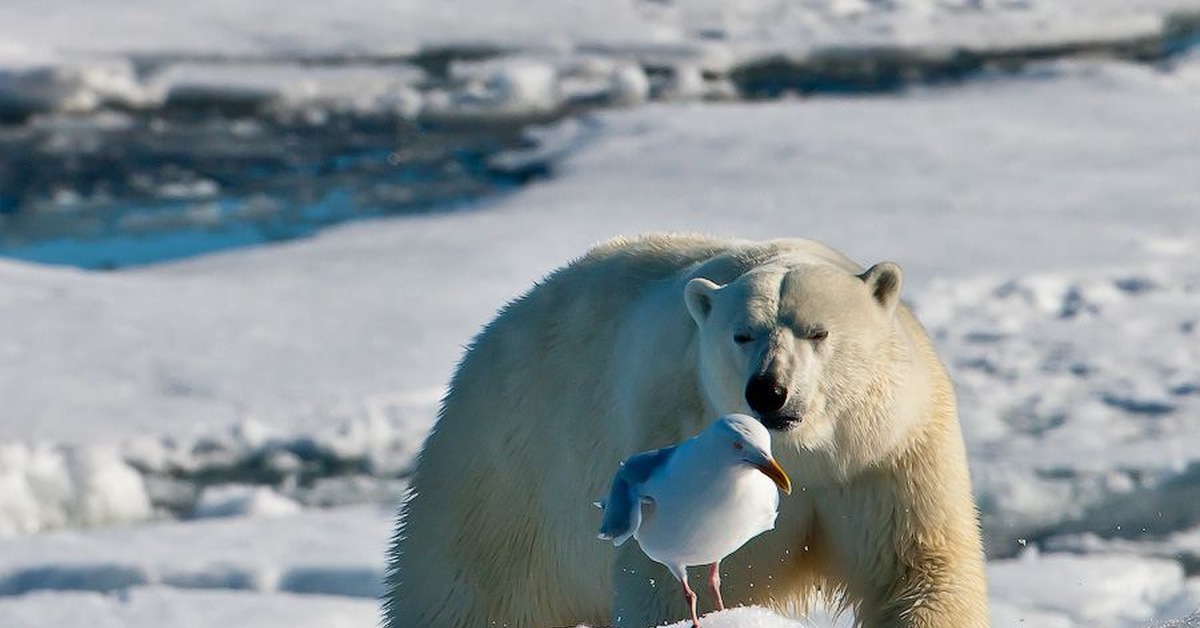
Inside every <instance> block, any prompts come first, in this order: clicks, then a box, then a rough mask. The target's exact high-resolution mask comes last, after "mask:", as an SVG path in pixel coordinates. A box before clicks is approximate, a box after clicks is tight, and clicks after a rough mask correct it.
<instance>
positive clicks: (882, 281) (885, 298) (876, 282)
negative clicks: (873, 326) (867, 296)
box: [858, 262, 904, 314]
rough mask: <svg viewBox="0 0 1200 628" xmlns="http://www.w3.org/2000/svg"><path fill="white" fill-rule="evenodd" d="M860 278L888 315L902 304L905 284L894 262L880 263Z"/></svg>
mask: <svg viewBox="0 0 1200 628" xmlns="http://www.w3.org/2000/svg"><path fill="white" fill-rule="evenodd" d="M858 277H859V279H862V280H863V283H865V284H867V290H869V291H870V292H871V296H872V297H875V301H876V302H878V303H879V305H881V306H882V307H883V309H885V310H887V313H888V314H891V313H892V312H895V311H896V304H897V303H899V302H900V286H901V285H902V284H903V283H904V275H903V273H901V272H900V267H899V266H897V265H896V264H895V263H894V262H879V263H878V264H876V265H874V266H872V267H870V268H868V269H867V272H865V273H863V274H861V275H859V276H858Z"/></svg>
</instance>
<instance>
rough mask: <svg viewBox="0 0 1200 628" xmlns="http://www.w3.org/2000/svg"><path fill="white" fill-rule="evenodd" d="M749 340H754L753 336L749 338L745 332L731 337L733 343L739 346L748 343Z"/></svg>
mask: <svg viewBox="0 0 1200 628" xmlns="http://www.w3.org/2000/svg"><path fill="white" fill-rule="evenodd" d="M751 340H754V336H751V335H750V334H747V333H746V332H741V333H737V334H734V335H733V341H734V342H736V343H738V344H739V345H744V344H746V343H747V342H750V341H751Z"/></svg>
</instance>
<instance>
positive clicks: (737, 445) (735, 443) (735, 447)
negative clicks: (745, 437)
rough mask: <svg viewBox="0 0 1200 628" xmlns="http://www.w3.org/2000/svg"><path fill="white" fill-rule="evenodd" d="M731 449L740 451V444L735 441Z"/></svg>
mask: <svg viewBox="0 0 1200 628" xmlns="http://www.w3.org/2000/svg"><path fill="white" fill-rule="evenodd" d="M733 448H734V449H738V450H740V449H742V444H741V443H739V442H737V441H734V443H733Z"/></svg>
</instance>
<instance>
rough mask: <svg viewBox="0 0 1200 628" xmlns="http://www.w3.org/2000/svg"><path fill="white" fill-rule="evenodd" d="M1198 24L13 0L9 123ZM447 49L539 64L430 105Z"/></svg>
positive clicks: (911, 8)
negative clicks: (432, 65) (431, 74)
mask: <svg viewBox="0 0 1200 628" xmlns="http://www.w3.org/2000/svg"><path fill="white" fill-rule="evenodd" d="M1198 11H1200V0H890V1H888V2H878V1H872V0H802V1H795V0H736V1H732V2H730V1H727V0H677V1H675V2H663V1H661V0H630V1H620V2H617V1H612V0H609V1H599V2H596V1H586V0H537V1H535V2H530V1H529V0H449V1H443V2H422V1H421V0H349V1H347V2H338V3H329V2H321V1H319V0H299V1H290V0H264V1H261V2H241V1H239V0H213V1H211V2H203V3H186V4H182V5H181V4H179V3H175V2H169V1H168V0H100V1H94V2H80V1H79V0H48V1H45V2H42V1H37V0H7V1H6V2H5V5H4V12H3V19H0V113H3V112H4V111H5V110H6V109H8V110H14V111H19V112H33V113H38V112H48V111H49V112H87V111H92V110H95V109H97V108H100V107H103V106H107V105H114V106H117V107H129V106H132V107H135V108H139V107H154V106H158V105H161V104H162V103H163V102H164V101H166V100H168V99H169V98H171V97H172V96H181V95H186V96H188V97H191V98H195V97H197V96H203V97H207V98H210V99H216V100H221V99H237V100H239V101H240V102H245V99H247V98H253V99H261V100H263V101H267V102H270V103H271V104H272V106H274V107H276V108H283V109H288V110H291V109H296V108H300V109H308V110H311V109H313V108H316V109H325V108H332V109H339V110H346V109H349V110H353V111H370V112H386V113H393V114H399V115H401V116H404V117H415V116H417V115H420V114H424V115H428V116H432V117H435V118H439V117H444V116H447V115H450V116H460V115H461V116H468V117H470V116H478V115H481V114H482V115H486V116H489V117H496V116H507V115H513V114H519V115H523V116H536V115H539V114H542V113H545V112H546V111H548V110H554V109H555V108H557V106H558V105H560V104H562V102H563V101H564V99H566V100H570V97H571V96H573V95H578V94H573V93H572V92H573V90H574V89H575V88H576V87H578V85H577V83H578V82H579V81H580V79H581V75H582V78H583V80H584V82H588V83H590V85H589V86H588V90H587V91H590V92H595V91H596V90H597V88H599V90H600V92H602V94H603V96H604V99H605V100H607V101H609V102H618V103H619V102H629V101H630V100H631V99H630V94H629V88H630V86H631V85H632V86H633V87H634V89H633V92H634V94H635V95H634V96H633V98H632V100H633V101H637V100H639V99H640V98H643V97H644V94H643V95H637V94H638V92H639V90H638V86H639V85H641V84H642V83H645V82H646V78H645V76H644V75H642V76H639V74H641V68H642V66H651V65H653V66H657V67H669V68H671V69H672V76H673V77H674V78H673V80H672V82H671V84H669V85H667V86H666V88H665V89H664V90H663V93H662V94H661V97H663V98H667V99H694V98H705V97H721V96H723V95H726V94H728V93H729V92H730V88H729V86H728V85H726V84H723V83H721V82H719V81H718V83H717V84H715V85H708V84H706V82H705V79H704V78H703V76H702V73H701V69H704V70H708V71H710V72H716V73H718V74H721V73H725V72H727V71H728V70H729V69H730V68H732V67H733V66H736V65H738V64H740V63H744V62H747V61H751V60H757V59H764V58H767V57H771V56H774V55H784V56H786V57H788V58H791V59H805V58H811V57H812V56H813V55H815V54H820V53H822V52H830V51H833V52H844V51H847V50H857V51H864V50H878V51H881V52H880V54H884V55H886V54H887V51H889V50H903V51H908V52H916V53H922V54H930V55H933V57H937V56H938V55H945V54H947V53H948V51H950V50H957V49H1002V50H1007V49H1013V48H1021V47H1031V46H1055V45H1059V44H1062V43H1063V42H1067V43H1073V44H1080V43H1096V42H1112V41H1130V40H1133V39H1136V38H1138V37H1145V36H1153V35H1156V34H1161V33H1162V32H1163V31H1164V25H1165V24H1166V22H1167V20H1169V19H1170V18H1171V16H1172V15H1176V14H1181V13H1187V14H1195V13H1196V12H1198ZM447 51H449V53H450V55H451V56H462V55H464V54H466V55H467V56H470V55H469V54H467V53H469V52H470V51H490V52H499V53H502V54H504V55H512V54H515V55H517V56H518V57H521V56H525V57H527V58H523V59H521V58H518V59H517V60H515V61H513V62H511V63H510V62H508V60H505V61H503V62H501V63H500V64H499V65H501V66H502V67H500V68H496V67H494V66H495V65H496V64H493V68H492V70H491V71H490V72H489V74H490V77H489V81H476V82H473V83H468V84H466V85H455V86H453V87H452V88H451V89H449V90H448V91H449V93H446V91H447V90H433V93H430V94H424V95H423V94H422V93H420V92H421V89H422V86H421V83H422V81H423V79H425V78H427V77H425V75H424V73H423V72H421V71H419V70H418V69H417V68H416V67H415V66H414V65H411V62H413V61H414V55H420V54H433V55H435V56H436V55H437V54H441V53H445V52H447ZM528 57H532V58H535V59H534V60H533V61H531V60H530V58H528ZM314 60H316V61H319V63H318V64H316V66H314V65H312V64H310V63H307V62H309V61H314ZM378 60H385V61H387V63H384V64H377V63H375V61H378ZM596 61H599V62H601V63H605V64H609V65H610V66H611V71H604V72H603V73H602V76H601V77H599V79H600V80H599V81H596V80H595V79H596V78H597V77H595V76H590V77H589V76H587V75H588V74H591V73H589V72H588V71H582V70H581V69H580V67H579V66H580V65H588V64H591V63H593V62H596ZM457 65H464V63H463V62H462V61H460V62H458V63H457ZM465 65H473V64H472V63H469V62H468V63H465ZM593 69H594V68H593ZM631 81H632V82H631ZM598 86H599V87H598ZM426 87H427V86H426ZM514 87H515V89H514ZM641 91H644V88H643V89H642V90H641ZM480 92H483V93H484V94H485V96H484V98H483V101H484V102H482V103H480V102H474V96H475V95H477V94H478V93H480ZM427 97H428V98H427Z"/></svg>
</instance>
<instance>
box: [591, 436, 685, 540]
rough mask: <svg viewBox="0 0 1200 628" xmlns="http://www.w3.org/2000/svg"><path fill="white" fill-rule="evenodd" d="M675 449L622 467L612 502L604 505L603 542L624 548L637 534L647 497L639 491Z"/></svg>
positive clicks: (633, 458)
mask: <svg viewBox="0 0 1200 628" xmlns="http://www.w3.org/2000/svg"><path fill="white" fill-rule="evenodd" d="M674 452H675V447H674V446H671V447H663V448H662V449H655V450H653V451H645V452H642V453H640V454H635V455H633V456H630V457H629V458H628V459H626V460H625V462H622V463H621V468H620V469H617V473H616V475H615V476H613V481H612V488H611V489H610V490H609V492H608V498H607V499H605V500H603V502H602V503H601V504H599V505H600V507H601V508H603V509H604V521H602V522H601V523H600V538H601V539H604V540H606V541H609V540H611V541H612V542H613V545H618V546H619V545H621V544H622V543H624V542H625V541H627V540H629V537H631V536H633V533H634V532H637V529H638V526H639V525H641V523H642V504H641V501H642V499H643V496H642V495H641V494H640V492H639V487H640V486H641V484H642V483H643V482H645V481H646V480H647V479H648V478H649V477H650V475H651V474H653V473H654V471H655V470H657V469H658V468H660V467H662V466H663V465H664V464H666V463H667V461H668V460H670V459H671V454H672V453H674Z"/></svg>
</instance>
